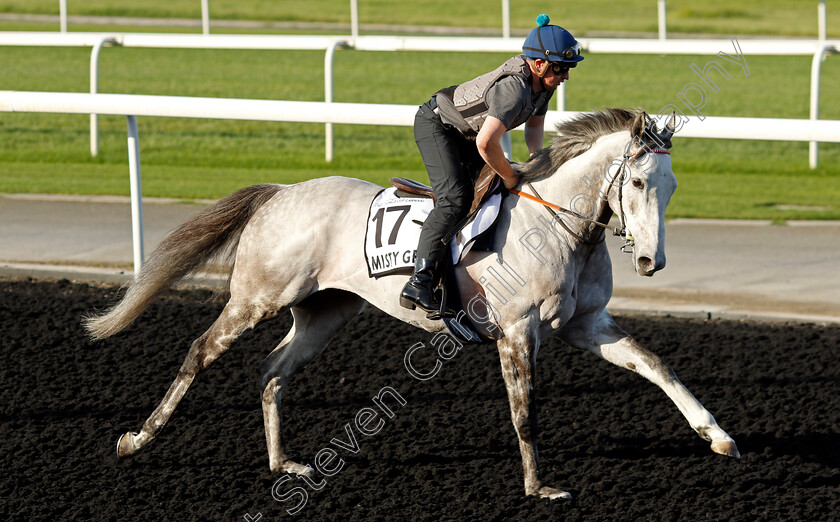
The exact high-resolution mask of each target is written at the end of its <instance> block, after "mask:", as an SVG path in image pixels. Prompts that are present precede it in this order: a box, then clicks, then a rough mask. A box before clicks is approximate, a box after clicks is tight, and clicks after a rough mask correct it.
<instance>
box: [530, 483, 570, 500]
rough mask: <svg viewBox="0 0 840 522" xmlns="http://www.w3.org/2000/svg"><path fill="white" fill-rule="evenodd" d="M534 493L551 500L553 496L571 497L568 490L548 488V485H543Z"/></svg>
mask: <svg viewBox="0 0 840 522" xmlns="http://www.w3.org/2000/svg"><path fill="white" fill-rule="evenodd" d="M535 495H536V496H538V497H540V498H549V499H551V500H554V499H555V498H572V494H571V493H569V492H568V491H560V490H559V489H555V488H550V487H548V486H543V487H541V488H540V489H538V490H537V492H536V493H535Z"/></svg>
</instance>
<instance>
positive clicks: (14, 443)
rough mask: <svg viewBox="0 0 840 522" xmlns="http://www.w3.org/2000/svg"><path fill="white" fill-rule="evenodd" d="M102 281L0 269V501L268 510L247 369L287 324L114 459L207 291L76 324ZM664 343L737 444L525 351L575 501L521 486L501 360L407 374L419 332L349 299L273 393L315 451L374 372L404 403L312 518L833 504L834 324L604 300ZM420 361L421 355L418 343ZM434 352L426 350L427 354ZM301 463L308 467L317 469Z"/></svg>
mask: <svg viewBox="0 0 840 522" xmlns="http://www.w3.org/2000/svg"><path fill="white" fill-rule="evenodd" d="M115 293H116V289H115V288H113V287H107V286H93V285H84V284H75V283H71V282H69V281H66V280H63V281H54V282H47V281H20V280H8V279H7V280H0V328H2V332H3V343H2V350H0V373H2V378H0V399H1V400H0V449H2V451H0V465H2V468H3V470H4V473H2V476H1V477H0V489H2V491H3V496H2V500H0V518H2V519H16V520H34V519H60V520H74V519H84V520H88V519H97V520H127V519H140V520H162V519H167V520H220V519H223V520H240V521H241V520H245V519H246V516H248V517H251V518H250V519H251V520H254V519H256V518H257V516H258V514H261V515H262V518H260V520H262V521H266V520H277V519H281V518H284V517H287V518H288V517H289V515H288V514H287V513H286V509H287V508H290V507H291V506H292V504H293V502H287V503H284V502H279V501H277V500H275V499H274V498H273V497H272V487H273V485H274V484H275V482H276V481H277V480H278V478H280V477H278V476H277V475H273V474H272V473H270V472H269V470H268V459H267V456H266V451H265V439H264V434H263V424H262V412H261V408H260V402H259V398H260V390H259V387H258V384H257V380H258V375H257V368H258V366H259V363H260V361H261V360H262V358H263V356H264V355H265V354H266V353H267V352H268V351H269V350H270V349H271V348H272V347H274V346H275V345H276V344H277V342H278V341H279V340H280V339H281V337H282V336H283V334H284V333H285V331H286V329H288V327H289V326H290V319H289V318H288V317H283V318H281V319H278V320H275V321H273V322H269V323H266V324H264V325H260V327H258V328H257V329H256V330H255V331H253V332H248V333H246V334H245V335H244V336H243V337H242V339H240V341H238V342H237V343H236V344H235V345H234V348H233V349H232V350H231V351H230V352H229V353H228V354H226V355H225V356H224V357H222V358H221V359H220V360H219V361H218V362H216V363H215V364H214V365H213V366H212V367H211V368H210V369H208V370H207V371H206V372H203V373H202V374H201V375H199V377H198V378H197V379H196V382H195V384H194V385H193V388H192V389H191V390H190V392H189V393H188V394H187V396H186V398H185V399H184V401H183V402H182V403H181V405H180V407H179V409H178V410H177V412H176V413H175V415H174V416H173V418H172V420H171V421H170V423H169V425H168V426H167V427H166V428H165V429H164V430H163V432H162V433H161V435H160V436H159V437H158V439H157V440H155V441H154V442H152V443H151V444H150V445H149V446H148V447H147V448H146V449H145V450H144V451H143V452H142V453H140V454H138V455H136V456H134V457H132V458H130V459H126V460H121V461H118V460H117V459H116V456H115V444H116V440H117V437H118V436H119V435H120V434H122V433H124V432H125V431H128V430H132V431H137V430H138V429H139V428H140V426H141V424H142V423H143V421H144V420H145V419H146V417H147V416H148V414H149V413H150V412H151V410H152V409H153V408H154V407H155V406H156V405H157V403H158V401H159V400H160V399H161V398H162V396H163V394H164V393H165V391H166V389H167V387H168V386H169V384H170V382H171V380H172V379H173V378H174V377H175V374H176V372H177V370H178V367H179V366H180V364H181V362H182V360H183V357H184V355H185V354H186V350H187V348H188V346H189V343H190V342H191V341H192V340H193V339H194V338H195V337H197V336H198V335H200V334H201V333H202V332H203V330H204V329H205V328H206V327H207V326H209V324H210V323H211V322H212V320H213V319H214V318H215V317H216V315H217V314H218V313H219V311H220V310H221V303H220V302H218V301H215V300H212V299H211V294H210V293H209V292H207V291H197V290H192V291H172V292H168V293H167V294H166V295H165V296H164V297H162V298H160V299H158V300H156V301H155V302H154V303H153V304H152V306H151V307H150V309H149V310H148V311H147V312H146V313H144V314H143V315H142V316H141V317H140V319H139V320H138V321H137V323H136V324H135V325H134V326H132V327H131V328H129V329H128V330H127V331H125V332H123V333H121V334H120V335H118V336H116V337H115V338H113V339H109V340H106V341H104V342H100V343H90V342H89V341H87V340H86V338H85V335H84V333H83V332H82V330H81V328H80V326H79V319H80V317H81V316H82V315H83V314H85V313H88V312H90V311H91V310H92V309H93V308H97V307H99V308H101V307H104V306H105V305H107V304H108V303H110V302H111V301H112V299H113V297H114V295H115ZM618 322H619V323H620V324H621V325H622V326H623V327H624V328H625V329H626V330H627V331H629V332H631V333H632V334H633V335H634V336H635V337H636V338H637V339H639V340H640V341H641V342H642V343H643V344H646V345H647V346H648V347H649V348H651V349H652V350H653V351H655V352H657V353H658V354H659V355H661V356H662V357H663V358H664V359H665V360H666V361H667V362H668V363H669V364H671V366H673V367H674V369H675V370H676V371H677V373H678V374H679V375H680V377H681V379H682V381H683V382H684V383H685V384H686V385H687V386H688V387H689V389H691V390H692V392H693V393H694V394H695V395H696V396H697V397H698V399H700V400H701V401H702V402H703V403H704V405H705V406H706V407H707V408H709V410H710V411H711V412H712V413H713V414H714V415H715V417H716V418H717V420H718V421H719V423H720V424H721V426H722V427H723V428H724V429H725V430H727V431H728V432H729V433H730V435H732V436H733V437H734V438H735V440H736V441H737V442H738V445H739V448H740V450H741V453H742V454H743V458H742V459H741V460H740V461H738V460H734V459H730V458H726V457H722V456H719V455H715V454H713V453H711V451H710V450H709V448H708V444H707V443H706V442H704V441H703V440H701V439H700V438H699V437H697V436H696V434H694V432H693V431H691V429H690V428H689V427H688V425H687V423H686V422H685V420H684V419H683V418H682V417H681V415H680V414H679V413H678V411H677V409H676V407H675V406H674V405H673V404H671V403H670V401H668V400H667V398H666V397H665V396H664V394H663V393H662V392H661V391H660V390H659V389H657V388H656V387H655V386H653V385H652V384H650V383H648V382H646V381H644V380H642V379H640V378H639V377H638V376H636V375H635V374H632V373H630V372H627V371H625V370H622V369H619V368H615V367H613V366H611V365H609V364H608V363H606V362H604V361H601V360H599V359H597V358H595V357H594V356H592V355H589V354H585V353H579V352H577V351H574V350H572V349H570V348H569V347H567V346H565V345H563V344H562V343H560V342H557V341H550V342H548V343H547V344H546V345H545V346H544V347H543V348H542V350H541V351H540V356H539V367H538V378H539V379H538V393H539V397H540V399H539V409H540V421H541V423H540V428H541V430H540V431H541V433H540V442H541V445H540V456H541V467H542V472H543V477H544V479H545V482H546V483H547V484H549V485H552V486H555V487H560V488H563V489H567V490H569V491H571V492H572V494H573V495H574V496H575V498H574V499H573V500H570V501H561V500H557V501H553V502H550V501H547V500H540V499H535V498H528V497H525V496H524V494H523V489H522V469H521V461H520V457H519V450H518V445H517V443H516V437H515V434H514V432H513V427H512V425H511V422H510V414H509V410H508V406H507V399H506V395H505V391H504V385H503V383H502V379H501V375H500V371H499V362H498V357H497V355H496V353H495V349H494V347H493V346H492V345H479V346H469V347H466V348H464V349H463V350H462V351H461V352H459V353H458V354H457V356H456V357H454V358H453V359H452V360H450V361H447V362H446V363H445V364H444V365H443V367H442V368H441V370H440V372H439V373H438V375H437V376H436V377H434V378H433V379H430V380H428V381H424V382H421V381H418V380H416V379H414V378H413V377H411V376H410V375H409V374H408V373H407V371H406V370H405V367H404V366H403V356H404V354H405V351H406V350H407V349H408V348H409V347H410V346H412V345H413V344H414V343H416V342H421V341H422V342H428V340H429V338H430V336H429V335H428V334H426V333H425V332H422V331H420V330H416V329H413V328H411V327H409V326H407V325H404V324H402V323H399V322H397V321H395V320H393V319H391V318H389V317H387V316H385V315H383V314H381V313H380V312H378V311H376V310H370V311H366V312H365V313H363V314H362V316H360V318H359V320H357V321H356V322H355V323H353V324H352V325H350V326H349V327H348V328H347V329H346V330H345V331H344V332H342V334H340V335H339V336H338V337H337V338H336V339H335V341H334V342H333V343H332V345H331V346H330V347H329V348H328V349H327V350H326V351H325V352H324V354H323V355H322V356H321V357H320V358H319V359H318V360H317V361H316V362H315V363H313V364H312V365H310V366H308V367H306V368H303V369H302V370H300V371H299V372H298V374H297V375H296V376H295V378H294V379H293V380H292V382H291V385H290V387H289V389H288V390H287V392H286V394H285V395H284V399H285V407H284V413H285V414H286V419H287V425H286V431H285V433H286V435H287V439H288V444H289V449H290V453H291V455H292V456H293V457H296V458H299V459H300V460H302V461H305V462H310V463H312V462H313V459H314V456H315V454H316V453H317V452H318V450H320V449H321V448H324V447H328V446H330V444H329V443H330V440H331V439H332V438H334V437H336V438H339V437H340V438H343V439H346V435H345V433H344V428H343V426H344V424H345V423H348V422H350V423H352V422H353V419H354V417H355V415H356V413H357V412H358V411H359V410H361V409H362V408H364V407H367V406H371V400H370V399H371V397H373V396H374V395H375V394H377V393H378V392H379V391H380V390H381V389H382V387H383V386H391V387H393V388H394V389H395V390H397V391H398V392H399V393H400V394H401V395H402V397H404V398H405V400H406V405H405V406H402V407H400V408H396V409H395V416H394V418H393V419H389V420H387V422H386V424H385V426H384V427H383V428H382V430H381V431H380V432H379V433H377V434H376V435H374V436H371V437H366V436H363V435H360V434H358V432H357V436H358V444H359V446H360V450H359V452H358V453H357V454H352V453H350V452H347V451H343V452H340V456H341V457H342V458H343V459H344V461H345V466H344V468H343V469H342V471H341V472H340V473H338V474H336V475H335V476H332V477H328V478H326V479H325V480H326V483H325V485H324V486H323V488H322V489H320V490H319V491H314V490H312V489H311V488H310V487H308V486H307V485H306V484H305V483H304V482H303V481H298V480H294V481H291V482H288V483H285V484H281V485H280V486H278V488H277V493H278V494H282V493H285V492H287V491H289V490H291V488H292V487H294V486H301V487H304V488H306V489H307V491H308V501H307V503H306V505H305V507H304V508H303V509H302V510H301V511H300V513H299V514H298V515H296V516H297V517H301V518H304V517H305V518H307V519H313V520H405V519H412V520H434V521H438V520H441V519H444V520H450V519H459V520H510V519H513V520H525V519H529V520H549V519H569V520H602V519H605V520H606V519H610V520H611V519H618V520H640V519H644V520H677V519H691V520H706V519H713V520H721V519H730V520H745V521H746V520H749V521H752V520H768V519H769V520H791V519H797V520H809V521H810V520H831V519H834V520H837V519H838V518H840V517H839V516H838V513H840V490H839V489H838V486H840V452H838V447H840V365H839V364H838V361H840V357H838V346H840V327H825V326H815V325H796V324H778V323H774V324H761V323H745V322H733V321H724V320H714V321H701V320H698V319H679V318H669V317H657V318H651V317H640V316H624V317H619V318H618ZM418 362H420V363H423V362H424V361H423V360H422V359H420V360H419V361H418ZM425 362H426V363H430V364H431V361H430V360H426V361H425ZM316 478H317V479H318V480H321V479H323V477H320V476H319V477H316Z"/></svg>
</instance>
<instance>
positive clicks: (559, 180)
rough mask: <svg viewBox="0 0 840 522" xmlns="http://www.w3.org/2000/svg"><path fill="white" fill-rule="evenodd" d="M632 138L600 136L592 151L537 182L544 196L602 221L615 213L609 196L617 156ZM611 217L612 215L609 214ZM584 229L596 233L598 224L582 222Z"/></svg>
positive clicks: (626, 136) (620, 135)
mask: <svg viewBox="0 0 840 522" xmlns="http://www.w3.org/2000/svg"><path fill="white" fill-rule="evenodd" d="M628 140H629V136H628V133H627V132H618V133H615V134H610V135H608V136H604V137H602V138H599V139H598V141H596V142H595V144H594V145H593V146H592V148H590V149H589V150H588V151H586V152H584V153H583V154H581V155H580V156H577V157H575V158H572V159H570V160H569V161H567V162H566V163H564V164H563V165H562V166H561V167H560V168H559V169H557V171H556V172H555V173H554V174H552V175H551V176H547V177H545V178H543V179H541V180H538V181H534V182H533V185H534V187H535V188H536V189H537V191H538V192H539V193H540V195H541V196H542V197H543V199H545V200H547V201H550V202H552V203H555V204H557V205H559V206H561V207H563V208H567V209H569V210H572V211H574V212H576V213H578V214H582V215H584V216H585V217H587V218H589V219H592V220H598V219H599V218H601V217H602V216H605V215H607V214H611V212H612V210H611V209H610V208H609V202H608V199H607V197H608V195H609V193H610V184H611V183H612V176H614V175H615V169H609V165H610V164H611V163H612V161H613V159H615V158H617V157H619V156H621V155H622V153H623V151H624V147H625V146H626V144H627V142H628ZM607 218H608V216H607ZM579 225H580V227H581V229H582V230H585V231H587V232H588V233H596V232H597V230H595V228H596V227H597V226H596V225H593V224H589V223H583V222H581V223H579Z"/></svg>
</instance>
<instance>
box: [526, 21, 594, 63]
mask: <svg viewBox="0 0 840 522" xmlns="http://www.w3.org/2000/svg"><path fill="white" fill-rule="evenodd" d="M550 21H551V20H550V19H549V18H548V15H547V14H541V15H540V16H538V17H537V27H535V28H534V29H533V30H532V31H531V32H530V33H528V36H527V37H526V38H525V43H523V44H522V52H524V53H525V56H526V57H528V58H529V59H531V60H536V59H538V58H539V59H542V60H548V61H549V62H560V63H565V64H567V65H568V66H571V67H574V64H576V63H577V62H579V61H581V60H583V56H581V54H580V44H579V43H578V41H577V40H575V37H574V36H572V34H571V33H570V32H569V31H567V30H565V29H563V28H562V27H560V26H557V25H548V23H549V22H550Z"/></svg>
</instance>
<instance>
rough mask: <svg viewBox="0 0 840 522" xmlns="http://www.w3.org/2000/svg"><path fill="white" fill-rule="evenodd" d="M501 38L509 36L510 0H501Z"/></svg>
mask: <svg viewBox="0 0 840 522" xmlns="http://www.w3.org/2000/svg"><path fill="white" fill-rule="evenodd" d="M502 38H510V0H502Z"/></svg>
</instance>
